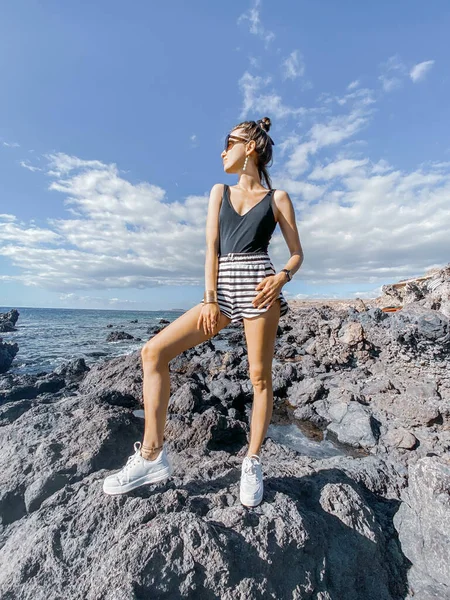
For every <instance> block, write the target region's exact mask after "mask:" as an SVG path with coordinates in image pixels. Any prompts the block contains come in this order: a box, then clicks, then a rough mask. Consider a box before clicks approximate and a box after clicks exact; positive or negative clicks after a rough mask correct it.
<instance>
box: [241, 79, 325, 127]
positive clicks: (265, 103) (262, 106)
mask: <svg viewBox="0 0 450 600" xmlns="http://www.w3.org/2000/svg"><path fill="white" fill-rule="evenodd" d="M270 82H271V77H266V78H263V77H260V76H259V75H252V74H251V73H249V72H248V71H246V72H245V73H244V74H243V75H242V76H241V78H240V79H239V87H240V90H241V92H242V96H243V106H242V109H241V113H240V117H241V118H243V119H244V118H246V117H247V116H248V115H249V114H251V113H261V114H262V113H264V114H270V115H271V116H272V117H273V118H278V119H285V118H287V117H292V116H295V115H309V114H313V113H315V112H317V109H307V108H304V107H292V106H288V105H286V104H284V103H283V101H282V99H281V96H280V95H279V94H277V93H275V92H267V93H264V91H263V88H264V87H265V86H267V85H268V84H269V83H270Z"/></svg>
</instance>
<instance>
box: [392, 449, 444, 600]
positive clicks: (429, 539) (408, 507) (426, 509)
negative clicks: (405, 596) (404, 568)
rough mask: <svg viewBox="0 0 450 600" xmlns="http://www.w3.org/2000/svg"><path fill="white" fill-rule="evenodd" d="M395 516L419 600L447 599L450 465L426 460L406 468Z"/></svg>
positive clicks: (441, 460) (413, 586) (429, 459)
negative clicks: (405, 482)
mask: <svg viewBox="0 0 450 600" xmlns="http://www.w3.org/2000/svg"><path fill="white" fill-rule="evenodd" d="M402 499H403V502H402V504H401V505H400V508H399V510H398V511H397V513H396V514H395V515H394V525H395V528H396V529H397V531H398V536H399V540H400V543H401V546H402V551H403V552H404V554H405V555H406V556H407V558H408V559H409V560H410V561H411V562H412V566H411V570H410V571H409V581H410V585H411V587H412V590H413V592H414V597H417V598H420V599H421V600H422V599H423V600H428V599H431V598H442V599H444V598H450V528H449V523H450V461H449V459H448V456H447V457H446V458H444V457H438V456H429V457H428V456H427V457H424V458H421V459H420V460H419V461H417V463H416V464H414V465H410V467H409V486H408V488H407V490H404V491H403V494H402Z"/></svg>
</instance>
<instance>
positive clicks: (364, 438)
mask: <svg viewBox="0 0 450 600" xmlns="http://www.w3.org/2000/svg"><path fill="white" fill-rule="evenodd" d="M328 416H329V417H330V418H331V419H332V422H331V423H330V424H329V425H328V426H327V431H331V432H332V433H334V434H335V435H336V436H337V438H338V440H339V441H340V442H342V443H343V444H349V445H350V446H355V447H357V448H372V447H373V446H375V445H376V443H377V437H378V436H377V428H376V423H375V422H374V419H373V417H372V415H371V414H370V412H369V411H368V410H367V409H366V408H365V407H364V406H361V405H360V404H358V403H357V402H349V403H346V402H339V403H336V404H332V405H331V406H330V408H329V409H328Z"/></svg>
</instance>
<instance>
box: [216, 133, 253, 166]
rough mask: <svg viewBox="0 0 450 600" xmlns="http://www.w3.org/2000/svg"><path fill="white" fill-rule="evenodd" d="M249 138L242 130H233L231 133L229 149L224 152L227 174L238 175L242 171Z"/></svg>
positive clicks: (223, 158)
mask: <svg viewBox="0 0 450 600" xmlns="http://www.w3.org/2000/svg"><path fill="white" fill-rule="evenodd" d="M247 140H248V137H247V135H246V134H245V132H244V131H243V130H242V129H233V131H231V132H230V135H229V140H228V148H227V149H226V150H223V151H222V154H221V157H222V160H223V169H224V171H225V173H237V172H238V171H239V170H240V169H242V167H243V165H244V161H245V156H246V154H245V149H246V147H247V144H248V142H247Z"/></svg>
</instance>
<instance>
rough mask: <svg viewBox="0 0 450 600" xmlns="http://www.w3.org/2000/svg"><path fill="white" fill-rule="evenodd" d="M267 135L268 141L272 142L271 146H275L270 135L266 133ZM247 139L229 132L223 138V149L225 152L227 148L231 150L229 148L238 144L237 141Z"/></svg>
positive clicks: (247, 140)
mask: <svg viewBox="0 0 450 600" xmlns="http://www.w3.org/2000/svg"><path fill="white" fill-rule="evenodd" d="M267 137H268V138H269V141H270V143H271V144H272V146H275V142H274V141H273V139H272V138H271V137H270V135H268V134H267ZM249 141H250V140H249V139H248V138H242V137H238V136H237V135H233V134H232V133H229V134H228V135H227V137H226V138H225V144H224V150H225V152H227V151H228V150H231V148H232V147H233V146H234V145H235V144H238V143H239V142H249Z"/></svg>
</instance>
